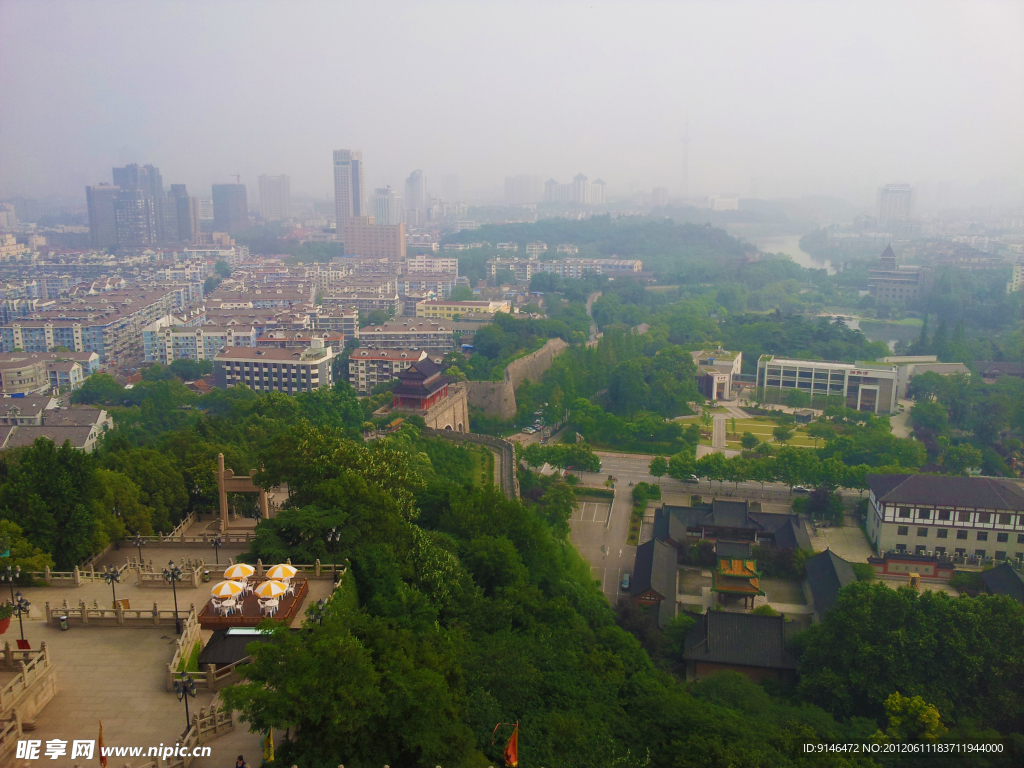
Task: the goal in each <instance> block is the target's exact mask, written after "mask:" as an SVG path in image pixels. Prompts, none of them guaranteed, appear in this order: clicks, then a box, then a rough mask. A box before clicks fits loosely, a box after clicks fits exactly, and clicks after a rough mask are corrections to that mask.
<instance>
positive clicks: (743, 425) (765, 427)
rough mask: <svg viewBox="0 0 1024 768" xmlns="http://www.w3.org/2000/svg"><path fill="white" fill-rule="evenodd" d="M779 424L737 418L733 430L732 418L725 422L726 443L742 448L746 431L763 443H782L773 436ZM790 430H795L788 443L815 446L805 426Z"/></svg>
mask: <svg viewBox="0 0 1024 768" xmlns="http://www.w3.org/2000/svg"><path fill="white" fill-rule="evenodd" d="M777 426H779V425H778V423H777V422H775V421H772V420H770V419H736V431H735V432H731V431H729V430H731V429H732V420H731V419H730V420H728V421H726V422H725V428H726V433H725V440H726V445H727V446H728V447H729V448H733V449H736V450H740V449H742V447H743V446H742V445H740V438H741V437H743V433H744V432H752V433H753V434H755V435H757V439H758V440H760V441H761V442H763V443H772V444H774V445H781V443H777V442H776V440H775V438H774V437H773V436H772V430H774V429H775V428H776V427H777ZM790 430H791V431H792V432H793V437H792V438H790V441H789V443H787V445H792V446H794V447H796V448H813V447H814V440H812V439H811V438H810V437H808V436H807V431H806V430H805V429H804V428H803V427H798V426H796V425H793V426H791V427H790ZM701 442H703V441H701ZM819 442H820V441H819ZM707 445H710V442H709V443H707Z"/></svg>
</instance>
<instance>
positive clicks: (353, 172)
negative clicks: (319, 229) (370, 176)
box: [334, 149, 370, 228]
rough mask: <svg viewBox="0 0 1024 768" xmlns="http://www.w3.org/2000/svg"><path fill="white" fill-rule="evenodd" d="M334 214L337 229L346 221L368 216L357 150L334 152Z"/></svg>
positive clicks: (337, 150) (361, 156) (360, 154)
mask: <svg viewBox="0 0 1024 768" xmlns="http://www.w3.org/2000/svg"><path fill="white" fill-rule="evenodd" d="M334 212H335V215H336V216H337V218H338V227H339V228H340V227H341V225H342V223H343V222H344V221H345V220H346V219H351V218H353V217H358V216H368V215H369V213H370V212H369V208H368V206H367V204H366V182H365V179H364V171H363V153H362V152H361V151H359V150H352V149H336V150H334Z"/></svg>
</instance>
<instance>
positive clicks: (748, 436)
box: [740, 432, 758, 451]
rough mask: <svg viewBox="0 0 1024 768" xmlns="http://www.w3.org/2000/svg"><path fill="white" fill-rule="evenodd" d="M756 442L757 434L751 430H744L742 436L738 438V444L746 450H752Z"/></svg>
mask: <svg viewBox="0 0 1024 768" xmlns="http://www.w3.org/2000/svg"><path fill="white" fill-rule="evenodd" d="M757 443H758V439H757V435H755V434H754V433H753V432H744V433H743V436H742V437H741V438H740V445H742V446H743V447H744V448H745V449H746V450H748V451H752V450H754V448H756V447H757Z"/></svg>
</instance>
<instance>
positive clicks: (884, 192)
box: [878, 184, 914, 221]
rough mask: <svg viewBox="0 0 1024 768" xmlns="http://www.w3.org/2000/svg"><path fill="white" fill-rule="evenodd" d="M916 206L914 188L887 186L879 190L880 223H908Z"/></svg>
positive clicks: (907, 185)
mask: <svg viewBox="0 0 1024 768" xmlns="http://www.w3.org/2000/svg"><path fill="white" fill-rule="evenodd" d="M913 206H914V188H913V187H911V186H910V185H909V184H886V185H885V186H884V187H881V188H880V189H879V190H878V218H879V220H880V221H906V220H907V219H909V218H910V214H911V211H912V210H913Z"/></svg>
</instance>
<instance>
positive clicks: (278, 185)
mask: <svg viewBox="0 0 1024 768" xmlns="http://www.w3.org/2000/svg"><path fill="white" fill-rule="evenodd" d="M259 181H260V216H261V217H262V218H263V220H264V221H283V220H284V219H287V218H289V217H291V200H292V193H291V181H290V180H289V178H288V177H287V176H284V175H282V176H267V175H266V174H263V175H262V176H260V179H259Z"/></svg>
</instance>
